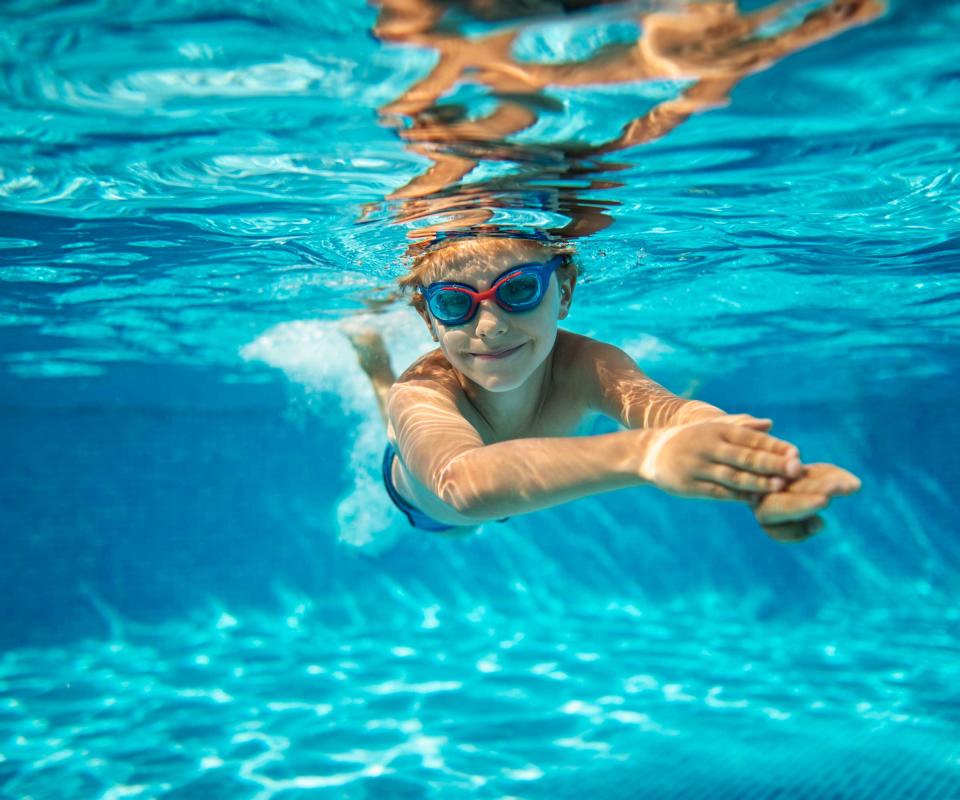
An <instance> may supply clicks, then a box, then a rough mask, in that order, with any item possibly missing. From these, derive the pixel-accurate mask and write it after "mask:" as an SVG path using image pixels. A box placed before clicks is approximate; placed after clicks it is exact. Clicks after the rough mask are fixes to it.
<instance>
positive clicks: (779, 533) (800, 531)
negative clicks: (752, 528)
mask: <svg viewBox="0 0 960 800" xmlns="http://www.w3.org/2000/svg"><path fill="white" fill-rule="evenodd" d="M760 527H761V528H763V531H764V533H766V534H767V535H768V536H769V537H770V538H771V539H776V540H777V541H778V542H784V543H792V542H802V541H803V540H804V539H809V538H810V537H811V536H816V535H817V534H818V533H820V531H822V530H823V529H824V527H825V523H824V521H823V518H822V517H810V518H809V519H805V520H800V521H799V522H784V523H782V524H780V525H761V526H760Z"/></svg>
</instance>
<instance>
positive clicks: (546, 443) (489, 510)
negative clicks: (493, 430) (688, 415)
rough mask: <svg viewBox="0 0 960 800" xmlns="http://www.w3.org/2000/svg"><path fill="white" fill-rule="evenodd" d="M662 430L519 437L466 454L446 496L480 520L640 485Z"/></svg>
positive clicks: (450, 470) (451, 471)
mask: <svg viewBox="0 0 960 800" xmlns="http://www.w3.org/2000/svg"><path fill="white" fill-rule="evenodd" d="M657 433H659V431H653V430H643V431H640V430H630V431H618V432H616V433H608V434H601V435H598V436H578V437H558V438H530V439H513V440H510V441H506V442H497V443H496V444H491V445H486V446H484V447H479V448H477V449H475V450H471V451H470V452H468V453H465V454H464V455H462V456H460V457H459V458H458V459H456V460H455V461H454V462H452V463H451V464H450V465H448V467H447V468H446V470H445V472H446V473H447V475H446V476H445V480H444V481H443V484H444V486H443V489H442V492H441V498H442V499H443V500H445V501H446V502H447V503H449V504H450V505H452V506H454V507H455V508H457V510H458V511H460V512H461V513H463V514H466V515H468V516H471V517H474V518H476V519H497V518H500V517H507V516H512V515H514V514H522V513H527V512H530V511H538V510H540V509H542V508H549V507H551V506H555V505H559V504H560V503H566V502H568V501H570V500H576V499H578V498H581V497H586V496H588V495H592V494H600V493H602V492H609V491H612V490H614V489H624V488H627V487H630V486H640V485H641V484H644V483H647V481H646V480H644V479H643V478H641V476H640V466H641V464H642V463H643V457H644V455H645V453H646V451H647V449H648V447H649V445H650V442H651V440H652V439H653V438H654V436H655V435H656V434H657Z"/></svg>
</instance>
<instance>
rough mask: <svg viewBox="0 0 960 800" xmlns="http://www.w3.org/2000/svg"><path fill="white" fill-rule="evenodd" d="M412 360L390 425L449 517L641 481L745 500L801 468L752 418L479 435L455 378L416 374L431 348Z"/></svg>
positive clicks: (480, 515) (472, 517) (526, 506)
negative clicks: (448, 381)
mask: <svg viewBox="0 0 960 800" xmlns="http://www.w3.org/2000/svg"><path fill="white" fill-rule="evenodd" d="M412 369H413V371H412V372H411V370H408V372H407V373H405V374H404V375H403V376H401V378H400V379H399V380H398V381H397V383H396V384H394V386H393V388H392V389H391V390H390V396H389V400H388V412H389V416H390V427H391V428H392V430H393V434H394V436H395V438H396V442H397V445H398V448H399V450H400V452H401V457H402V460H403V463H404V465H405V467H406V468H407V470H408V471H409V473H410V474H411V475H412V477H413V478H414V479H415V484H414V485H413V486H412V487H411V491H413V492H414V494H415V495H416V496H415V497H414V499H415V500H420V501H421V502H428V503H432V504H433V505H432V506H431V509H430V510H431V512H432V511H433V510H434V508H435V507H436V501H437V500H440V501H441V502H442V503H443V504H445V505H446V506H448V507H449V512H450V513H449V514H448V515H447V516H448V518H449V521H450V522H451V523H452V524H464V522H463V520H464V519H466V520H469V521H479V520H484V519H495V518H499V517H503V516H509V515H513V514H521V513H526V512H529V511H537V510H539V509H542V508H548V507H550V506H554V505H557V504H559V503H564V502H567V501H569V500H575V499H578V498H581V497H585V496H588V495H591V494H599V493H601V492H606V491H610V490H613V489H620V488H626V487H628V486H639V485H641V484H644V483H652V484H654V485H656V486H657V487H658V488H660V489H662V490H664V491H666V492H669V493H671V494H675V495H678V496H682V497H703V498H714V499H724V500H748V499H749V498H750V496H751V493H756V492H768V491H771V490H774V489H777V488H781V487H782V486H783V483H784V480H785V479H786V478H787V477H789V476H790V475H792V474H795V470H796V469H797V468H799V462H798V461H796V458H795V448H793V447H792V446H791V445H790V444H789V443H788V442H783V441H779V440H777V439H774V438H773V437H772V436H768V435H767V434H765V433H763V432H762V431H760V430H756V429H751V427H750V425H749V424H745V425H729V424H720V423H716V422H710V421H709V420H708V421H705V422H695V423H689V424H686V425H682V426H678V427H672V428H651V429H649V430H625V431H618V432H616V433H611V434H601V435H598V436H586V437H538V438H526V439H513V440H509V441H503V442H497V443H494V444H488V445H485V444H484V443H483V441H482V439H481V437H480V435H479V433H478V432H477V431H476V430H475V429H474V428H473V426H471V425H470V423H469V422H467V421H466V420H465V419H464V417H463V414H462V413H461V411H460V409H459V408H458V406H457V393H456V389H455V387H453V386H450V387H445V386H444V378H443V376H442V373H440V371H438V370H437V369H436V366H434V368H433V370H432V371H433V372H434V379H432V380H431V379H427V378H426V375H424V377H423V378H422V379H419V380H418V379H417V375H416V372H417V370H420V371H421V372H423V373H428V372H430V371H431V369H430V365H429V357H426V358H425V360H424V361H422V362H420V365H419V366H416V365H415V368H412ZM753 422H754V424H755V425H757V426H758V427H766V425H765V423H764V421H761V420H754V421H753ZM418 492H419V493H420V494H417V493H418ZM438 510H439V511H440V512H443V510H444V509H443V508H442V507H441V508H439V509H438ZM437 518H438V519H441V517H439V516H438V517H437ZM441 521H448V520H441Z"/></svg>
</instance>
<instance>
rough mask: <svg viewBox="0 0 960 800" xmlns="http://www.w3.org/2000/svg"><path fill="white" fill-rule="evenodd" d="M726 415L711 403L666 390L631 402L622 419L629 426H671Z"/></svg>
mask: <svg viewBox="0 0 960 800" xmlns="http://www.w3.org/2000/svg"><path fill="white" fill-rule="evenodd" d="M725 416H727V412H726V411H724V410H723V409H720V408H717V407H716V406H712V405H710V404H709V403H704V402H702V401H701V400H686V399H684V398H683V397H677V396H676V395H674V394H672V393H669V392H664V393H663V394H659V395H653V396H646V397H643V398H640V401H639V402H635V403H631V405H630V406H629V407H628V409H627V413H626V414H625V415H624V418H623V420H622V421H623V422H624V426H625V427H627V428H671V427H673V426H675V425H683V424H685V423H688V422H703V421H705V420H708V419H713V418H716V417H725Z"/></svg>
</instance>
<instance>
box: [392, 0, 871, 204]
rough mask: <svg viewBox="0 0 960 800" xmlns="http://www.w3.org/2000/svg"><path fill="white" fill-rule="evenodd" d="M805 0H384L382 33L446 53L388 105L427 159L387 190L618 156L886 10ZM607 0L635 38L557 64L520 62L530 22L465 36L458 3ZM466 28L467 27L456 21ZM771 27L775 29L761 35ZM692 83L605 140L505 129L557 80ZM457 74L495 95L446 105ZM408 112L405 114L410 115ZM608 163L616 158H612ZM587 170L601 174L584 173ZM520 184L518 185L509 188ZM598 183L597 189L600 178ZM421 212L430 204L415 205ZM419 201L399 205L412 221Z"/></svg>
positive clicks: (529, 114)
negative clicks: (485, 106)
mask: <svg viewBox="0 0 960 800" xmlns="http://www.w3.org/2000/svg"><path fill="white" fill-rule="evenodd" d="M804 5H809V3H797V2H781V3H776V4H774V5H771V6H769V7H767V8H764V9H761V10H758V11H754V12H750V13H742V12H741V11H740V9H739V8H738V6H737V3H735V2H707V3H686V4H679V3H663V2H661V3H657V4H655V5H654V4H651V3H645V4H642V5H638V4H636V3H605V2H599V1H597V0H595V1H594V2H588V1H587V0H581V2H566V3H558V2H525V3H516V2H507V0H500V1H499V2H498V1H495V0H461V2H453V1H452V0H447V2H441V1H440V0H384V2H383V3H382V6H381V12H380V15H379V18H378V21H377V24H376V27H375V28H374V32H375V34H376V35H377V36H378V37H380V38H381V39H384V40H389V41H391V42H396V43H406V44H413V45H418V46H422V47H429V48H432V49H434V50H436V51H437V53H438V54H439V61H438V62H437V65H436V66H435V67H434V68H433V70H432V71H431V72H430V74H429V75H427V76H426V77H425V78H423V79H422V80H420V81H418V82H417V83H416V84H414V85H413V86H411V87H410V88H409V89H408V90H407V91H405V92H404V93H403V94H402V95H401V96H400V97H398V98H397V99H396V100H394V101H393V102H391V103H389V104H387V105H385V106H384V107H383V108H382V109H381V110H380V112H381V119H382V121H383V123H384V124H387V125H390V126H392V127H395V128H396V129H397V132H398V135H399V136H400V137H401V138H402V139H404V140H405V141H406V142H408V143H409V149H411V150H412V151H414V152H416V153H419V154H420V155H422V156H424V157H426V158H427V159H429V160H430V161H431V162H432V164H431V166H430V167H429V168H428V169H427V170H426V172H424V173H423V174H422V175H419V176H417V177H415V178H414V179H413V180H411V181H410V182H409V183H407V184H406V185H405V186H403V187H402V188H400V189H397V190H396V191H394V192H392V193H391V194H390V195H389V196H388V198H387V199H388V200H399V201H404V200H410V199H413V198H425V197H432V196H436V195H437V194H438V193H440V192H444V191H445V190H446V192H447V201H448V202H447V203H446V204H444V203H443V202H441V203H438V204H431V208H430V213H436V211H437V210H438V208H437V206H440V207H444V206H445V205H446V207H450V206H456V205H457V204H456V202H455V201H454V202H450V201H451V200H454V198H451V197H450V189H451V187H453V186H454V185H455V184H456V183H457V182H459V181H460V180H461V179H462V178H464V177H465V176H466V175H467V174H468V173H469V172H470V171H471V170H473V169H474V167H476V166H477V164H478V163H479V162H480V161H483V160H490V161H509V162H516V163H518V164H520V165H522V166H521V167H520V171H521V172H522V173H523V174H524V175H525V180H527V181H530V180H536V179H543V178H544V177H550V176H553V177H555V178H557V177H565V176H566V172H565V170H563V169H561V168H560V167H559V165H560V164H565V165H566V166H567V167H570V166H571V165H572V163H573V162H576V161H578V160H583V159H588V158H591V157H596V156H600V155H603V154H607V153H611V152H614V151H617V150H622V149H624V148H628V147H632V146H634V145H638V144H642V143H643V142H648V141H651V140H654V139H657V138H659V137H660V136H663V135H664V134H665V133H668V132H669V131H670V130H672V129H673V128H675V127H676V126H677V125H679V124H680V123H682V122H683V121H684V120H686V119H687V118H688V117H689V116H691V115H692V114H694V113H696V112H698V111H702V110H705V109H709V108H712V107H716V106H721V105H724V104H725V103H726V102H727V101H728V99H729V95H730V91H731V90H732V89H733V87H735V86H736V85H737V84H738V83H739V82H740V81H741V80H742V79H743V78H744V77H745V76H747V75H749V74H751V73H754V72H757V71H759V70H762V69H766V68H767V67H770V66H772V65H773V64H775V63H776V62H777V61H779V60H780V59H781V58H783V57H784V56H787V55H789V54H791V53H794V52H796V51H798V50H801V49H803V48H806V47H809V46H810V45H813V44H816V43H818V42H821V41H823V40H824V39H827V38H829V37H831V36H834V35H836V34H838V33H840V32H842V31H845V30H848V29H849V28H851V27H854V26H856V25H860V24H863V23H865V22H869V21H870V20H872V19H875V18H876V17H877V16H879V15H880V14H881V13H882V11H883V8H884V7H883V4H882V3H881V2H880V0H833V2H829V3H827V4H825V5H823V6H822V7H820V8H818V9H816V10H813V11H810V12H809V13H807V14H806V15H805V16H803V17H802V18H800V19H799V20H794V18H793V16H791V15H790V14H789V12H790V11H792V10H795V9H796V8H797V7H798V6H800V7H802V6H804ZM595 6H609V7H610V9H609V10H607V11H606V12H605V13H606V14H607V15H611V14H616V18H617V19H622V20H632V21H634V22H636V23H637V24H638V25H639V36H638V38H637V39H636V41H634V42H630V43H615V44H608V45H605V46H603V47H601V48H600V49H598V50H597V51H596V52H595V53H594V54H593V55H592V56H590V57H589V58H587V59H584V60H582V61H574V62H569V63H561V64H548V63H531V62H527V61H520V60H518V59H517V58H516V56H515V55H514V53H513V50H514V45H515V43H516V42H517V39H518V37H519V36H520V35H521V34H522V33H523V32H524V30H525V25H524V24H522V23H519V22H518V23H517V24H515V25H511V26H509V27H507V28H503V27H502V26H498V28H497V29H496V30H493V31H491V32H490V33H488V34H486V35H482V36H466V35H464V34H463V33H462V32H461V31H460V29H459V27H458V22H457V19H456V17H457V12H459V13H460V16H461V18H462V17H463V16H464V14H466V15H468V16H472V17H474V18H476V19H479V20H486V21H489V20H497V21H502V20H518V19H529V18H530V17H535V16H540V17H543V16H545V15H556V14H558V13H566V12H570V11H572V10H581V9H586V8H590V7H595ZM460 27H462V25H461V26H460ZM767 31H773V32H772V33H770V34H769V35H765V33H766V32H767ZM665 79H667V80H682V81H688V82H690V85H689V86H688V87H687V88H685V89H684V90H683V91H682V92H681V93H680V94H679V96H677V97H675V98H672V99H668V100H664V101H662V102H659V103H657V104H656V105H655V106H654V107H653V108H651V109H650V110H648V111H646V112H645V113H643V114H642V115H640V116H637V117H635V118H634V119H631V120H629V121H628V122H627V123H626V124H624V126H623V128H622V130H621V132H620V134H619V136H616V137H615V138H613V139H611V140H610V141H607V142H603V143H600V144H589V143H586V142H556V141H552V142H540V143H536V144H528V143H525V144H520V143H516V142H511V141H509V137H511V136H513V135H515V134H518V133H520V132H521V131H524V130H527V129H529V128H531V127H532V126H533V125H534V124H535V123H536V122H537V121H538V120H539V119H540V117H541V115H542V114H543V113H544V112H546V113H550V112H551V111H556V110H559V109H560V108H562V104H560V103H559V101H557V100H556V99H555V98H552V97H550V96H549V95H547V94H545V92H546V90H548V89H549V88H550V87H576V86H586V85H599V84H619V83H628V82H642V81H655V80H665ZM459 83H472V84H478V85H480V86H483V87H484V88H485V89H486V90H487V91H488V93H489V97H491V98H493V99H494V100H495V101H496V107H495V108H494V110H493V111H491V112H489V113H487V114H486V115H484V116H480V117H477V118H472V117H470V116H469V115H468V109H467V108H465V107H464V106H463V105H460V104H451V103H446V104H441V101H442V100H443V98H444V97H445V96H447V95H448V94H450V93H451V91H452V90H453V89H454V87H455V86H456V85H457V84H459ZM408 121H409V123H408ZM611 166H612V165H611ZM588 171H596V170H595V169H594V170H588ZM513 188H519V187H517V186H514V187H513ZM594 188H595V187H594ZM419 210H420V211H423V210H424V209H419ZM413 211H414V209H413V208H410V207H406V208H404V206H403V203H402V202H401V203H400V207H399V208H398V209H397V212H398V214H399V216H400V217H402V218H407V219H409V218H411V212H413ZM414 216H416V214H414Z"/></svg>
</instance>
